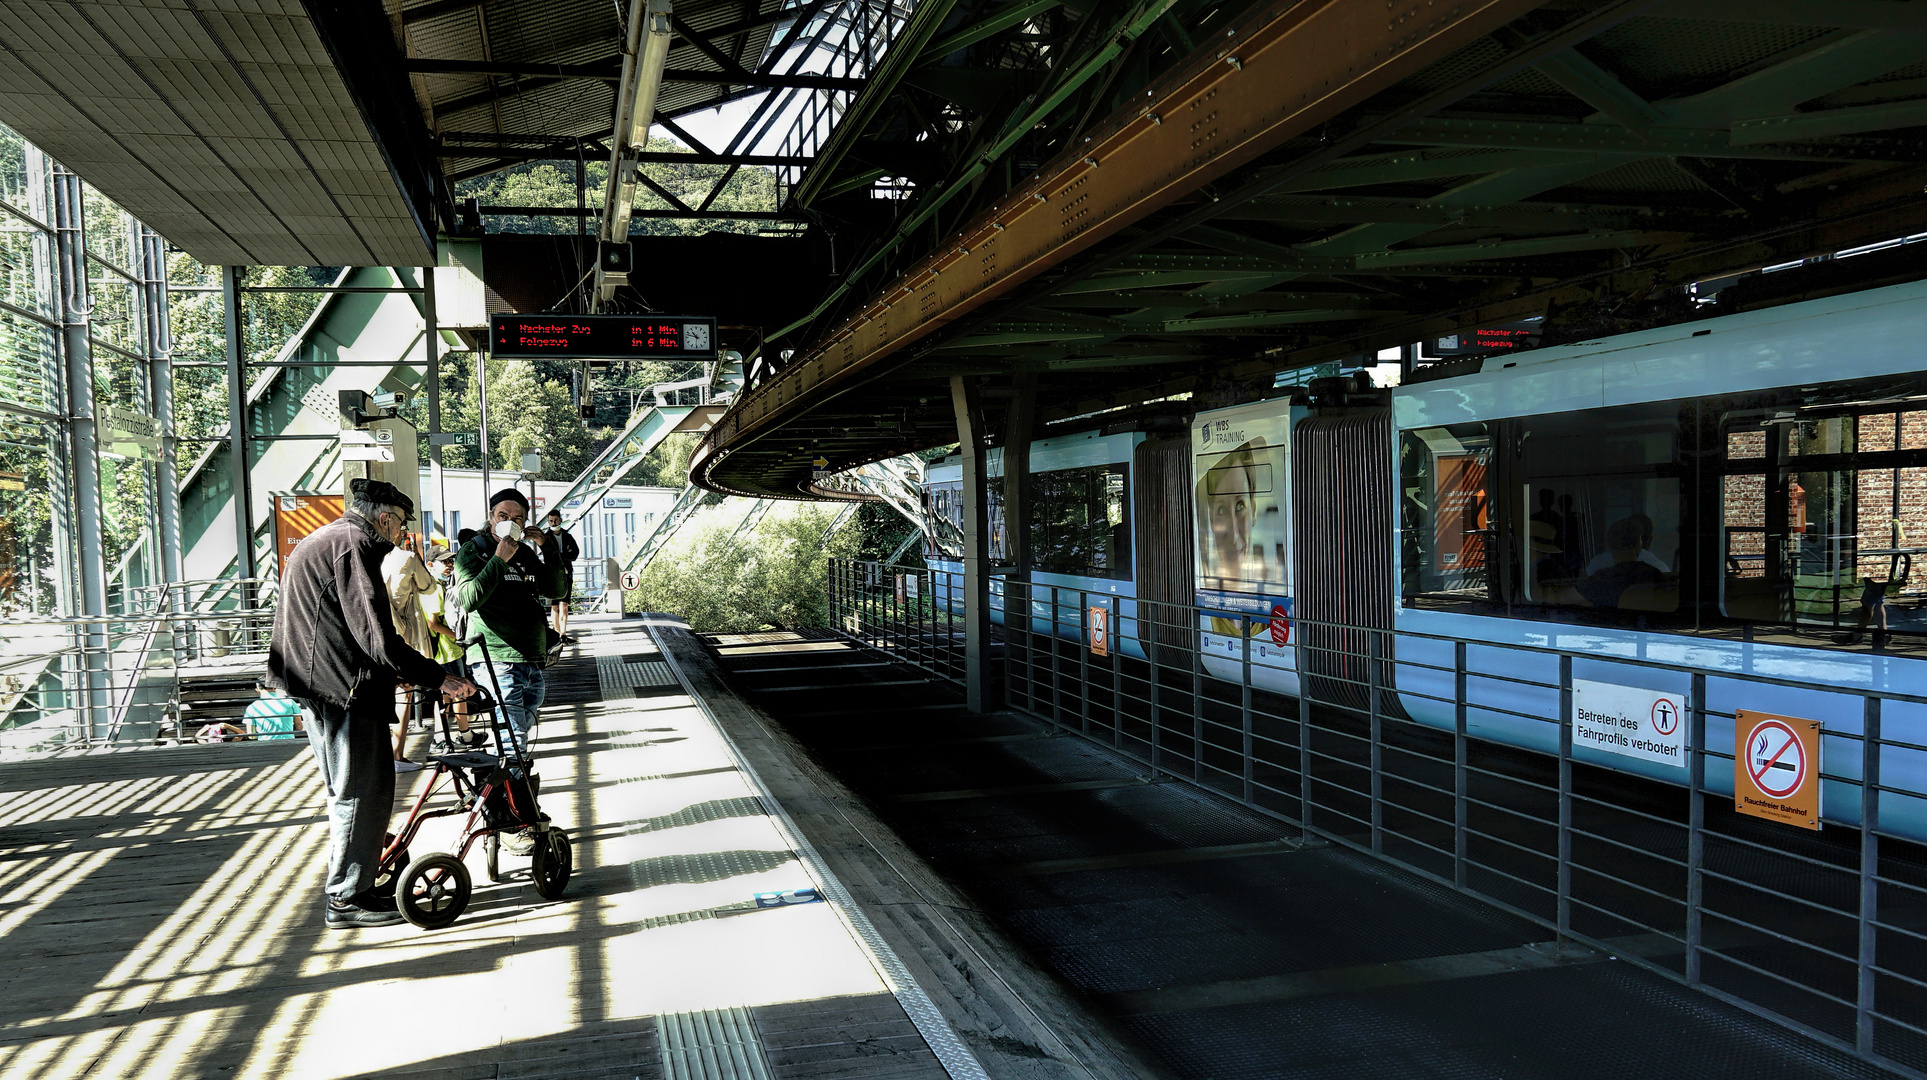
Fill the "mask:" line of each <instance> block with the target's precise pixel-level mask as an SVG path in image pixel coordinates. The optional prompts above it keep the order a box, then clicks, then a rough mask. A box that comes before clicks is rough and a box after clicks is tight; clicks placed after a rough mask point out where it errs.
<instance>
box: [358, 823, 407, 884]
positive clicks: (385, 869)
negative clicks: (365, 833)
mask: <svg viewBox="0 0 1927 1080" xmlns="http://www.w3.org/2000/svg"><path fill="white" fill-rule="evenodd" d="M394 842H395V834H394V833H389V834H387V836H386V838H385V839H383V840H382V842H381V848H382V850H383V851H386V850H388V845H390V844H392V843H394ZM408 861H409V860H408V849H407V848H402V849H401V850H400V851H397V852H395V857H394V858H392V859H390V860H388V861H387V862H385V863H382V864H381V865H380V866H377V867H375V882H374V884H372V885H370V886H368V891H369V892H371V893H374V894H375V895H376V896H380V897H389V896H393V895H395V874H396V872H397V871H399V870H401V869H403V868H405V867H406V866H407V865H408Z"/></svg>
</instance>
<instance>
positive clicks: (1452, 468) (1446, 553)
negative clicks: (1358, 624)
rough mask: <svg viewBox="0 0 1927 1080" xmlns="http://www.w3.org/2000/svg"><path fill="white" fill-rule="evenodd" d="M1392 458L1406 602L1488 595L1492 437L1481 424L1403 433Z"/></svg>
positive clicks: (1491, 540)
mask: <svg viewBox="0 0 1927 1080" xmlns="http://www.w3.org/2000/svg"><path fill="white" fill-rule="evenodd" d="M1399 456H1400V459H1401V470H1400V471H1401V473H1402V475H1403V483H1402V484H1401V485H1400V487H1401V491H1402V498H1401V499H1400V502H1401V504H1402V506H1403V517H1404V527H1403V530H1402V535H1403V546H1404V556H1403V558H1402V559H1401V562H1402V563H1403V566H1404V571H1405V597H1406V600H1407V601H1408V602H1410V601H1413V600H1414V599H1416V598H1417V597H1419V596H1422V595H1425V596H1431V597H1434V598H1437V599H1461V600H1467V599H1485V598H1488V597H1490V595H1491V592H1492V582H1491V581H1490V580H1488V577H1487V574H1486V568H1487V567H1488V566H1489V565H1491V560H1490V559H1489V557H1488V551H1489V549H1490V548H1491V546H1492V542H1493V538H1494V535H1493V532H1492V528H1491V516H1492V506H1491V500H1490V497H1489V495H1488V493H1487V484H1486V477H1487V474H1488V471H1489V470H1490V468H1491V464H1492V436H1491V434H1490V433H1489V432H1488V431H1487V429H1486V425H1484V424H1459V425H1456V426H1453V427H1440V428H1425V429H1423V430H1419V431H1408V432H1406V433H1405V440H1404V445H1403V446H1402V447H1401V449H1400V455H1399Z"/></svg>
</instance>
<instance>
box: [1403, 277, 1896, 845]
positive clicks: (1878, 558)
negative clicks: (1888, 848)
mask: <svg viewBox="0 0 1927 1080" xmlns="http://www.w3.org/2000/svg"><path fill="white" fill-rule="evenodd" d="M1924 338H1927V285H1924V284H1920V283H1914V284H1907V285H1900V286H1894V287H1891V288H1883V289H1874V290H1869V291H1866V292H1860V293H1854V294H1848V295H1843V296H1836V297H1830V298H1826V299H1821V300H1812V301H1806V302H1803V303H1798V304H1790V305H1787V306H1785V307H1778V308H1773V309H1770V310H1765V311H1759V312H1753V313H1747V314H1740V315H1734V316H1728V317H1723V318H1718V319H1711V320H1706V321H1703V322H1694V323H1687V324H1682V325H1679V326H1672V327H1665V328H1661V329H1656V330H1649V331H1644V332H1641V333H1635V334H1628V335H1624V336H1621V337H1615V338H1609V339H1604V340H1600V341H1593V342H1585V343H1581V344H1575V345H1568V346H1561V347H1554V348H1546V349H1540V350H1536V351H1533V352H1528V353H1520V354H1513V355H1512V356H1511V357H1509V358H1508V359H1507V362H1504V363H1502V364H1501V363H1495V362H1494V361H1491V360H1488V361H1487V362H1486V366H1487V368H1488V369H1489V370H1486V371H1483V372H1480V373H1479V374H1475V375H1467V376H1462V377H1459V378H1453V379H1449V380H1444V381H1440V382H1436V383H1421V384H1418V385H1413V386H1407V387H1401V388H1399V389H1398V390H1397V391H1395V392H1394V394H1393V402H1392V407H1393V410H1394V413H1395V418H1396V423H1395V426H1396V436H1395V438H1396V445H1393V446H1387V447H1385V456H1384V458H1383V461H1382V463H1381V467H1382V468H1384V469H1385V470H1386V471H1388V472H1391V473H1392V474H1393V476H1394V477H1395V480H1394V484H1395V487H1396V490H1398V491H1399V492H1400V497H1399V506H1398V510H1397V514H1398V518H1399V523H1398V535H1399V541H1400V542H1399V544H1398V547H1397V550H1396V551H1395V552H1394V553H1393V557H1394V559H1395V561H1396V573H1397V575H1398V578H1399V581H1400V589H1399V606H1398V608H1397V610H1396V614H1395V620H1396V627H1397V629H1398V630H1399V631H1400V632H1401V633H1400V636H1399V637H1398V639H1397V660H1398V664H1397V665H1396V682H1397V687H1398V690H1399V699H1400V701H1401V703H1402V704H1403V707H1404V709H1405V711H1406V712H1407V713H1408V714H1409V715H1410V716H1411V717H1412V718H1413V719H1415V720H1418V721H1420V722H1422V723H1427V724H1432V725H1436V726H1443V727H1450V726H1452V725H1453V723H1454V717H1453V715H1452V712H1453V710H1452V708H1451V706H1450V705H1448V704H1445V702H1449V701H1450V700H1451V699H1452V693H1453V687H1452V685H1451V684H1452V678H1453V676H1452V673H1451V671H1450V668H1451V666H1452V663H1453V650H1454V645H1453V642H1454V641H1466V642H1470V643H1471V645H1470V647H1469V650H1468V663H1469V666H1470V668H1471V669H1472V672H1473V675H1472V677H1471V678H1470V679H1469V680H1468V693H1467V697H1468V704H1469V705H1470V709H1469V711H1468V725H1469V729H1470V731H1471V732H1472V733H1473V734H1475V735H1478V736H1480V737H1483V738H1488V739H1494V740H1497V741H1501V742H1508V743H1513V744H1516V745H1521V746H1527V747H1531V748H1534V749H1539V750H1554V749H1556V740H1557V738H1558V727H1557V725H1556V724H1554V723H1547V722H1542V721H1538V720H1534V719H1527V718H1528V717H1547V718H1553V717H1557V716H1558V715H1559V708H1560V703H1559V695H1558V692H1557V691H1556V690H1554V689H1548V688H1547V687H1548V684H1549V685H1553V686H1556V684H1557V682H1558V659H1557V657H1556V656H1555V655H1552V654H1549V653H1542V652H1536V651H1532V650H1533V649H1535V648H1554V649H1566V650H1574V651H1579V652H1583V653H1585V654H1587V655H1586V656H1585V657H1582V658H1580V659H1578V660H1576V661H1575V663H1574V665H1573V670H1572V676H1573V678H1574V679H1575V680H1589V681H1594V682H1600V683H1608V684H1613V685H1619V686H1629V687H1638V688H1644V689H1646V690H1651V691H1661V692H1669V693H1673V694H1679V695H1684V694H1685V692H1686V691H1687V689H1688V685H1689V683H1690V682H1691V680H1692V677H1693V673H1695V672H1697V673H1700V674H1703V675H1704V676H1705V680H1706V704H1707V707H1708V709H1709V710H1710V711H1711V712H1712V713H1713V715H1710V716H1709V718H1708V725H1707V732H1706V739H1707V746H1708V747H1711V748H1723V747H1725V748H1730V747H1732V746H1733V745H1734V739H1735V733H1734V731H1733V726H1734V722H1733V720H1732V719H1731V718H1730V716H1722V715H1718V714H1731V713H1732V712H1734V710H1736V709H1749V710H1757V711H1762V712H1768V713H1781V714H1786V715H1790V716H1796V717H1801V718H1806V719H1812V720H1819V721H1821V722H1822V723H1823V725H1824V728H1823V731H1824V733H1825V734H1824V735H1823V741H1822V753H1823V760H1822V763H1821V767H1822V770H1823V780H1822V799H1823V813H1824V815H1825V816H1826V817H1829V818H1833V819H1836V820H1841V821H1849V822H1857V821H1858V820H1859V818H1860V811H1859V799H1860V793H1859V788H1858V785H1857V783H1855V782H1854V781H1855V780H1857V778H1858V776H1859V775H1860V765H1861V748H1860V743H1859V740H1858V738H1857V736H1858V735H1859V734H1860V733H1861V731H1862V722H1863V716H1864V705H1863V699H1862V698H1861V697H1859V696H1857V695H1856V694H1855V693H1853V692H1854V691H1857V690H1872V689H1878V690H1885V691H1892V692H1899V693H1907V694H1927V662H1924V661H1923V660H1920V659H1915V658H1913V657H1912V656H1908V655H1894V654H1892V653H1889V652H1887V651H1884V650H1876V651H1871V652H1870V651H1866V650H1864V649H1859V648H1855V647H1854V646H1857V645H1859V644H1861V643H1863V642H1864V641H1865V640H1866V639H1874V641H1875V642H1876V643H1879V642H1880V639H1885V638H1890V637H1892V636H1894V635H1912V634H1917V633H1922V632H1927V564H1924V565H1923V567H1922V568H1921V570H1919V571H1917V570H1915V568H1914V566H1913V563H1914V559H1915V557H1916V556H1918V555H1922V554H1927V547H1923V546H1922V545H1927V380H1923V378H1922V375H1921V370H1922V368H1923V366H1924V365H1923V357H1922V354H1921V352H1920V343H1921V341H1922V340H1923V339H1924ZM1909 640H1917V639H1909ZM1655 663H1664V664H1668V665H1676V666H1678V667H1682V668H1686V669H1688V670H1686V671H1677V670H1667V669H1661V668H1655V667H1653V666H1652V664H1655ZM1441 669H1443V670H1441ZM1747 676H1751V677H1753V678H1765V679H1779V680H1788V681H1794V682H1800V683H1805V684H1810V685H1812V686H1814V687H1817V688H1816V689H1801V688H1792V687H1778V686H1772V685H1769V684H1765V683H1761V682H1757V681H1753V678H1746V677H1747ZM1515 680H1525V681H1515ZM1532 684H1538V685H1532ZM1825 687H1838V688H1840V690H1841V691H1844V692H1840V693H1831V692H1827V691H1826V690H1825V689H1819V688H1825ZM1441 699H1442V700H1441ZM1883 723H1884V725H1885V727H1884V733H1885V737H1886V738H1887V739H1889V740H1899V741H1903V742H1907V743H1914V744H1920V743H1927V712H1923V709H1922V708H1921V707H1919V706H1915V705H1911V704H1906V703H1888V704H1887V706H1886V709H1885V715H1884V717H1883ZM1574 753H1575V756H1576V757H1577V758H1579V759H1581V760H1587V761H1592V762H1594V763H1596V764H1600V765H1604V766H1608V767H1611V768H1616V769H1621V770H1624V771H1628V772H1633V773H1638V774H1642V775H1646V776H1649V777H1651V778H1653V779H1657V780H1662V781H1669V782H1674V783H1683V782H1685V780H1686V775H1685V768H1684V767H1683V765H1681V766H1674V765H1669V764H1662V763H1660V762H1656V761H1644V760H1640V759H1637V758H1633V757H1628V756H1625V755H1623V754H1615V753H1608V752H1605V751H1603V750H1600V749H1596V748H1593V747H1590V746H1584V745H1581V746H1578V747H1577V748H1576V749H1575V751H1574ZM1881 770H1882V780H1883V786H1887V787H1893V788H1900V789H1903V790H1898V791H1895V790H1889V791H1885V792H1883V793H1882V795H1881V802H1880V814H1881V821H1882V824H1883V827H1885V828H1887V829H1889V830H1892V831H1895V832H1898V833H1901V834H1903V835H1907V836H1911V837H1913V838H1916V839H1921V838H1927V801H1923V800H1922V798H1920V797H1919V796H1918V795H1917V794H1915V793H1919V792H1927V752H1923V751H1921V750H1916V749H1911V748H1909V747H1906V746H1892V745H1889V746H1886V747H1884V748H1883V751H1882V757H1881ZM1825 777H1833V778H1835V779H1825ZM1707 784H1708V787H1709V788H1710V789H1712V790H1714V791H1720V792H1726V793H1730V792H1731V789H1732V776H1731V774H1730V771H1728V770H1723V769H1709V770H1708V772H1707Z"/></svg>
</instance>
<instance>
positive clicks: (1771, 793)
mask: <svg viewBox="0 0 1927 1080" xmlns="http://www.w3.org/2000/svg"><path fill="white" fill-rule="evenodd" d="M1733 735H1734V747H1733V809H1735V810H1737V811H1739V812H1740V813H1742V814H1751V815H1753V816H1754V817H1760V818H1765V819H1767V820H1768V821H1778V822H1783V823H1785V824H1788V825H1797V826H1799V827H1800V828H1802V829H1813V830H1815V831H1818V830H1819V828H1820V722H1819V721H1818V720H1801V719H1798V718H1796V717H1792V716H1778V715H1775V714H1773V713H1764V712H1754V711H1752V710H1750V709H1735V710H1733Z"/></svg>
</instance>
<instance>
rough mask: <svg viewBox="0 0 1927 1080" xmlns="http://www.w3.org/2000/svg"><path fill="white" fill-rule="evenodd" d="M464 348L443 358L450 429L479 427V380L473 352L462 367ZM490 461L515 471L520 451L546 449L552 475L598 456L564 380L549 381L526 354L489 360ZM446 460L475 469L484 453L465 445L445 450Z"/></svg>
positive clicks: (564, 475)
mask: <svg viewBox="0 0 1927 1080" xmlns="http://www.w3.org/2000/svg"><path fill="white" fill-rule="evenodd" d="M463 355H464V354H456V355H455V356H453V357H451V358H450V359H449V360H448V361H445V362H444V364H443V371H444V381H443V384H442V388H443V391H444V393H443V397H442V402H443V409H444V413H445V415H444V416H443V417H442V426H443V427H444V428H445V429H447V430H449V431H476V430H479V429H480V427H481V414H480V409H479V406H478V404H477V402H478V395H477V393H476V389H477V382H476V380H475V379H474V378H473V371H474V362H473V359H472V354H470V359H469V361H468V363H467V365H466V368H467V370H461V369H462V368H463V365H462V364H461V363H460V362H459V361H460V360H461V358H462V356H463ZM488 425H489V451H490V462H489V467H490V468H492V469H502V470H506V471H511V472H512V471H514V470H517V469H520V468H521V467H522V455H523V454H525V453H531V452H533V453H539V454H541V455H542V475H543V476H545V477H547V478H549V479H553V480H566V479H573V478H574V477H575V475H576V474H577V473H580V472H581V471H582V470H583V469H584V468H585V467H586V466H587V465H588V464H589V461H590V460H591V459H592V458H594V457H595V451H596V447H595V440H594V439H592V438H591V437H590V435H589V429H588V428H587V427H586V426H585V425H584V424H583V422H582V419H581V417H579V416H577V415H576V411H575V405H574V403H573V402H572V401H570V399H569V388H568V386H567V385H566V384H563V383H559V382H549V381H545V380H544V379H543V378H542V377H541V374H540V372H539V371H538V370H537V368H536V366H535V364H534V363H531V362H530V361H527V360H491V361H489V365H488ZM442 461H443V463H444V464H446V465H449V466H452V467H455V468H465V469H473V468H478V467H479V466H480V465H481V457H480V455H479V454H478V453H477V452H476V451H474V450H471V449H469V448H467V447H450V448H449V449H447V450H446V451H444V452H443V457H442Z"/></svg>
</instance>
